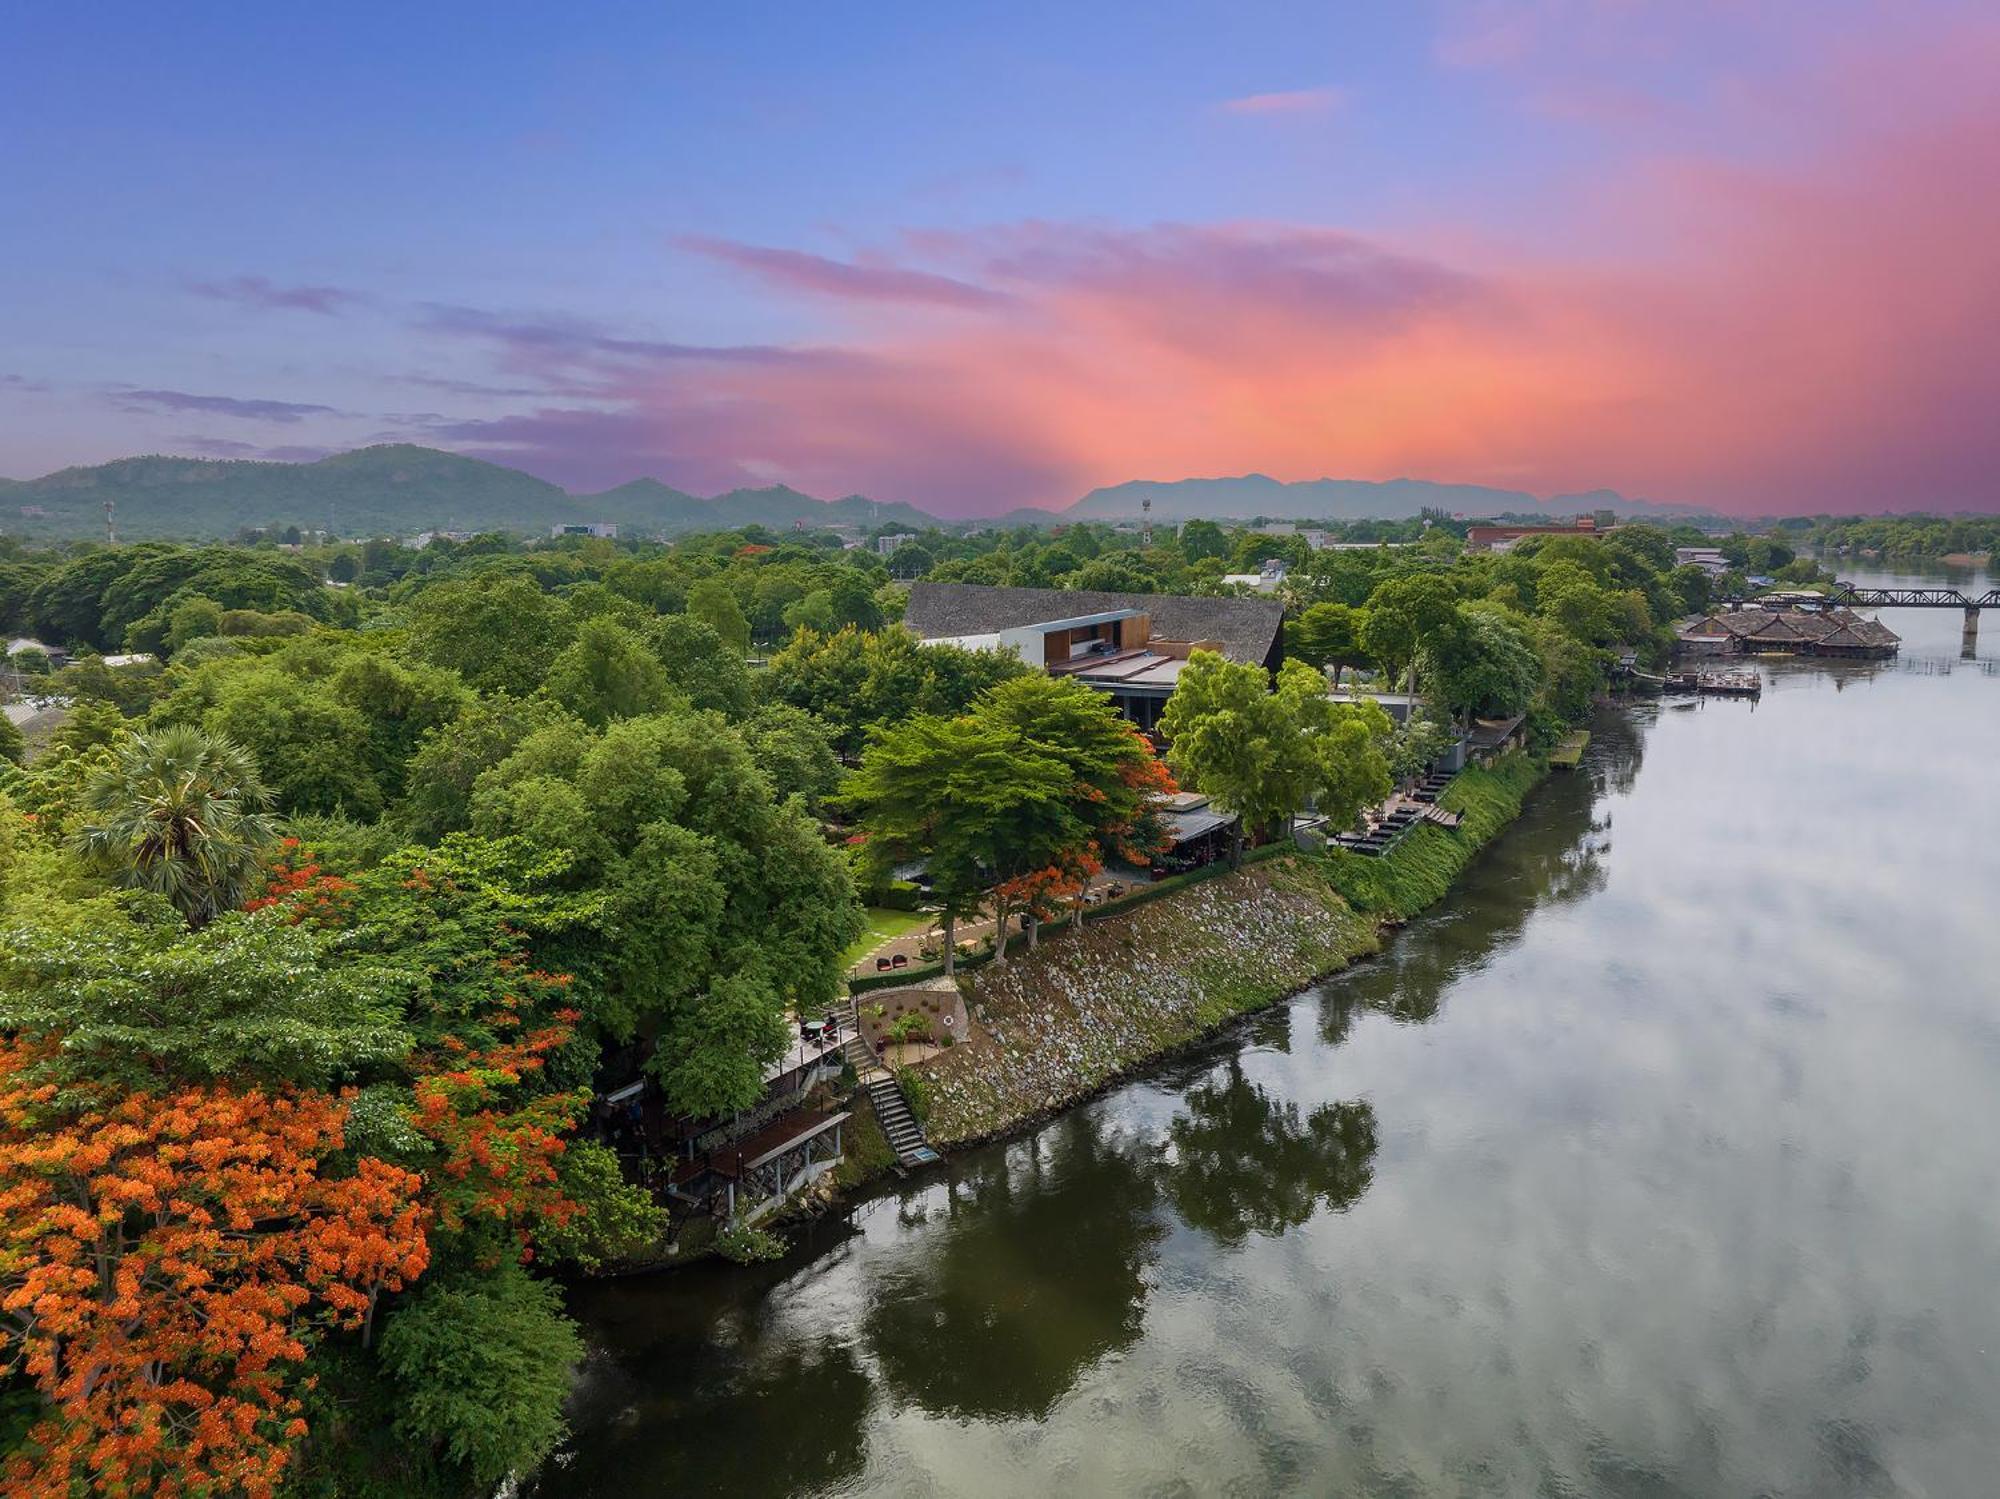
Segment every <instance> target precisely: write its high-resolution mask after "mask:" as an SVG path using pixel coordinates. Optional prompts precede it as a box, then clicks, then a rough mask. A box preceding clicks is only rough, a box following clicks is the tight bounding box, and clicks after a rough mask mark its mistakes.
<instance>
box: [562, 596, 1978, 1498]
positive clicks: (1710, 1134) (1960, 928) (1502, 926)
mask: <svg viewBox="0 0 2000 1499" xmlns="http://www.w3.org/2000/svg"><path fill="white" fill-rule="evenodd" d="M1895 623H1896V626H1897V628H1898V629H1899V630H1901V631H1903V633H1904V634H1905V638H1906V642H1907V644H1906V647H1905V649H1906V653H1907V654H1908V656H1909V657H1910V659H1911V660H1912V661H1914V660H1916V659H1918V658H1919V657H1932V656H1943V655H1947V654H1949V653H1950V652H1951V651H1952V650H1953V649H1955V647H1956V643H1957V641H1956V631H1957V621H1956V619H1955V617H1944V616H1930V615H1923V614H1922V612H1921V611H1912V612H1911V615H1910V616H1909V618H1908V621H1907V626H1908V627H1907V628H1905V624H1906V621H1905V620H1904V619H1903V618H1898V619H1897V620H1896V621H1895ZM1992 633H1995V632H1989V634H1992ZM1933 637H1934V638H1933ZM1987 649H1988V650H1989V651H1992V650H1993V649H1994V646H1993V644H1992V643H1991V641H1989V643H1988V645H1987ZM1764 669H1767V670H1768V671H1769V672H1770V674H1771V677H1772V679H1773V690H1767V692H1766V694H1765V697H1764V700H1763V702H1762V704H1761V705H1760V707H1759V708H1758V710H1757V712H1756V713H1755V714H1754V715H1753V714H1751V713H1750V712H1748V711H1747V705H1743V704H1733V703H1723V702H1717V703H1711V704H1707V705H1700V704H1693V705H1689V706H1688V707H1687V708H1676V707H1673V706H1670V705H1644V706H1641V707H1638V708H1635V709H1632V710H1630V711H1628V712H1626V713H1624V714H1622V715H1611V716H1608V717H1607V718H1605V719H1603V720H1602V721H1600V722H1599V723H1597V724H1596V725H1594V726H1593V729H1594V736H1595V737H1594V738H1593V741H1592V745H1591V749H1590V751H1589V754H1588V756H1587V758H1586V762H1585V765H1584V767H1583V768H1582V769H1581V770H1580V771H1578V772H1576V773H1573V774H1570V775H1567V776H1558V777H1556V778H1554V779H1552V780H1551V781H1550V782H1548V783H1547V784H1546V785H1545V786H1544V787H1543V788H1542V789H1541V790H1540V791H1539V792H1538V793H1537V794H1536V796H1535V798H1534V800H1533V801H1532V802H1531V803H1530V805H1529V808H1528V810H1527V813H1526V814H1525V815H1524V817H1523V818H1522V820H1521V822H1520V823H1519V824H1518V825H1517V827H1516V828H1515V829H1514V830H1513V831H1511V832H1510V834H1509V835H1508V837H1507V838H1506V839H1505V840H1503V841H1502V842H1501V843H1500V844H1499V845H1497V846H1496V847H1495V848H1494V849H1492V850H1490V851H1489V852H1488V853H1487V855H1485V856H1484V857H1482V859H1481V860H1480V862H1479V863H1478V864H1476V865H1475V866H1474V867H1473V869H1472V870H1471V871H1470V872H1469V873H1468V876H1467V877H1466V879H1465V880H1464V882H1463V883H1462V885H1461V886H1460V888H1459V889H1458V891H1456V892H1455V893H1454V895H1453V897H1452V898H1451V900H1450V901H1448V902H1447V903H1446V904H1445V905H1444V906H1442V907H1440V908H1439V909H1438V910H1437V911H1436V912H1435V913H1433V914H1431V915H1428V916H1425V917H1423V918H1420V919H1419V920H1417V921H1416V922H1414V923H1412V925H1411V927H1410V928H1409V929H1408V930H1407V931H1405V932H1404V933H1402V934H1401V935H1400V936H1399V937H1398V938H1397V940H1396V941H1395V942H1394V943H1393V944H1392V945H1391V947H1390V948H1389V950H1388V951H1387V952H1385V953H1384V954H1383V955H1382V957H1381V958H1379V959H1378V960H1376V961H1374V962H1372V963H1370V964H1367V965H1364V966H1363V967H1361V968H1359V969H1356V970H1355V971H1353V972H1351V973H1349V974H1347V975H1345V976H1343V977H1342V978H1340V979H1339V980H1337V981H1335V982H1333V983H1331V984H1328V985H1326V986H1324V987H1323V988H1322V989H1320V990H1319V991H1317V992H1316V993H1313V994H1310V995H1307V996H1304V997H1302V998H1301V999H1300V1000H1299V1001H1298V1002H1296V1003H1295V1004H1293V1005H1290V1006H1285V1007H1280V1008H1278V1009H1274V1010H1272V1011H1270V1012H1267V1013H1265V1014H1263V1015H1260V1016H1258V1017H1255V1018H1254V1019H1252V1020H1251V1021H1248V1022H1246V1023H1245V1024H1244V1025H1242V1026H1240V1027H1238V1028H1236V1029H1235V1030H1233V1031H1232V1032H1231V1033H1230V1034H1229V1035H1228V1036H1226V1037H1224V1038H1222V1039H1221V1040H1219V1041H1217V1042H1216V1043H1213V1044H1211V1045H1210V1046H1208V1047H1206V1048H1204V1049H1202V1050H1201V1051H1199V1052H1197V1053H1195V1054H1192V1055H1190V1056H1187V1057H1183V1058H1181V1059H1179V1060H1178V1061H1175V1062H1174V1063H1172V1064H1170V1065H1167V1066H1165V1067H1162V1068H1160V1069H1158V1070H1157V1071H1155V1072H1153V1073H1152V1074H1150V1075H1148V1076H1146V1077H1144V1078H1141V1079H1137V1080H1135V1081H1133V1082H1132V1083H1131V1084H1129V1085H1127V1086H1124V1087H1121V1088H1119V1089H1117V1090H1114V1091H1113V1092H1112V1093H1110V1094H1108V1095H1107V1096H1105V1097H1104V1098H1102V1099H1100V1100H1098V1101H1097V1102H1095V1103H1093V1104H1091V1105H1089V1106H1087V1107H1085V1108H1083V1109H1081V1110H1079V1111H1077V1112H1076V1113H1074V1114H1071V1115H1069V1116H1066V1117H1065V1118H1063V1119H1061V1120H1058V1121H1055V1122H1053V1123H1051V1124H1049V1125H1047V1126H1045V1127H1043V1128H1041V1129H1039V1130H1037V1131H1036V1132H1034V1133H1033V1134H1032V1135H1029V1136H1027V1137H1024V1138H1022V1139H1020V1140H1017V1141H1014V1142H1012V1143H1009V1144H1006V1145H1004V1146H996V1147H992V1148H990V1149H987V1150H983V1151H977V1152H973V1153H971V1154H969V1155H967V1156H966V1157H963V1158H961V1159H958V1160H956V1161H954V1162H952V1163H951V1164H950V1165H949V1166H948V1167H947V1168H945V1169H943V1170H941V1171H937V1172H933V1173H929V1174H924V1175H920V1176H918V1177H915V1178H913V1179H911V1180H909V1181H906V1182H898V1183H895V1184H892V1185H891V1186H889V1187H887V1188H886V1189H884V1190H883V1191H882V1192H881V1193H880V1194H879V1195H877V1196H875V1197H874V1198H873V1199H872V1200H867V1201H863V1202H861V1203H859V1204H858V1205H857V1206H856V1207H855V1208H854V1210H853V1211H852V1212H851V1213H850V1214H849V1215H848V1216H847V1218H846V1220H845V1221H844V1222H840V1223H825V1224H821V1225H818V1226H816V1227H815V1228H814V1229H813V1230H812V1231H811V1232H810V1233H808V1234H807V1235H805V1236H803V1237H802V1239H801V1243H800V1247H799V1249H798V1250H797V1252H796V1253H795V1254H794V1255H793V1256H792V1257H791V1258H789V1259H788V1260H786V1261H785V1262H783V1263H781V1264H779V1265H777V1266H775V1267H760V1268H758V1269H755V1270H751V1271H729V1272H717V1273H713V1274H711V1273H706V1272H684V1273H682V1274H679V1275H674V1276H667V1277H660V1278H656V1279H654V1280H651V1281H643V1282H634V1283H632V1284H630V1285H625V1286H609V1287H607V1286H592V1287H586V1288H582V1289H580V1290H579V1292H578V1293H577V1295H576V1297H575V1306H576V1308H577V1311H578V1313H579V1315H580V1316H581V1317H582V1318H583V1319H584V1321H585V1323H586V1326H587V1327H588V1329H589V1331H590V1334H591V1338H592V1341H593V1344H594V1346H595V1348H596V1350H597V1352H596V1353H595V1355H594V1356H593V1359H592V1362H591V1364H590V1366H589V1370H588V1373H587V1376H586V1379H585V1381H584V1384H583V1387H582V1389H581V1390H580V1392H579V1395H578V1399H577V1401H576V1403H575V1409H574V1422H575V1426H576V1435H575V1437H574V1439H573V1441H572V1443H571V1451H570V1453H569V1454H568V1466H566V1467H562V1468H558V1469H555V1470H552V1471H551V1472H550V1473H548V1474H546V1475H544V1476H543V1477H542V1478H541V1479H540V1480H539V1485H538V1487H536V1488H535V1489H534V1491H533V1492H534V1493H535V1494H537V1495H539V1496H541V1499H551V1496H556V1495H561V1496H564V1499H568V1496H572V1495H574V1496H578V1499H596V1496H611V1495H619V1496H623V1495H626V1494H646V1493H654V1492H660V1493H664V1492H690V1493H729V1494H732V1495H743V1496H762V1495H798V1494H830V1493H840V1494H863V1493H865V1494H877V1493H892V1494H912V1495H914V1494H934V1493H951V1494H957V1493H969V1494H982V1495H983V1494H1006V1495H1014V1494H1025V1495H1034V1494H1046V1493H1059V1494H1070V1493H1076V1494H1093V1495H1095V1494H1107V1495H1111V1494H1127V1493H1149V1494H1154V1493H1157V1494H1175V1493H1181V1494H1207V1493H1222V1492H1232V1491H1233V1492H1242V1493H1246V1494H1267V1493H1315V1494H1349V1493H1353V1494H1371V1495H1372V1494H1407V1495H1413V1496H1417V1495H1421V1496H1431V1495H1438V1496H1443V1495H1452V1496H1458V1495H1471V1494H1496V1495H1517V1494H1519V1495H1576V1496H1591V1499H1595V1496H1599V1495H1613V1496H1678V1495H1689V1496H1696V1495H1699V1496H1706V1495H1715V1494H1741V1495H1752V1494H1768V1495H1772V1496H1779V1495H1783V1496H1795V1499H1816V1496H1819V1495H1832V1496H1859V1495H1873V1494H1897V1495H1910V1496H1917V1495H1945V1494H1951V1495H1959V1494H1979V1493H1986V1492H1991V1491H1992V1488H1993V1485H1992V1483H1991V1481H1990V1480H1991V1474H1992V1472H1993V1470H1994V1468H1995V1467H1996V1466H2000V1381H1996V1380H1995V1379H1994V1377H1993V1350H1994V1349H1996V1348H2000V1303H1995V1302H1994V1300H1993V1298H1992V1296H1991V1294H1990V1292H1991V1287H1992V1286H1993V1285H1994V1284H1996V1283H2000V1154H1996V1152H1995V1151H1994V1149H1993V1147H1992V1145H1991V1143H1990V1142H1991V1141H1992V1140H1993V1139H1994V1138H1995V1137H1996V1135H2000V1011H1996V1006H1995V1003H1994V999H1993V996H1992V994H1991V993H1990V992H1988V990H1989V989H1990V986H1987V987H1986V988H1984V989H1983V988H1982V986H1981V985H1980V984H1979V983H1978V982H1977V976H1978V975H1981V974H1985V973H1989V972H1992V971H1994V970H1996V969H2000V923H1994V922H1993V921H1991V919H1990V916H1989V915H1988V913H1987V910H1986V907H1987V905H1988V904H1989V902H1988V901H1987V894H1988V892H1990V891H1991V890H1993V889H1996V888H2000V845H1996V843H1995V841H1994V839H1993V837H1992V825H1991V817H1990V815H1989V814H1988V813H1987V812H1986V807H1987V805H1988V803H1989V802H1990V796H1991V791H1990V783H1991V751H1990V747H1991V746H1992V745H1993V744H1994V743H2000V693H1996V692H1995V690H1994V688H1995V684H1994V683H1993V682H1992V681H1991V680H1990V679H1988V677H1987V676H1986V675H1985V674H1984V672H1983V670H1982V669H1966V668H1965V667H1964V666H1962V665H1959V666H1953V667H1952V668H1951V669H1950V670H1949V671H1941V672H1938V673H1936V674H1930V675H1926V674H1924V673H1923V671H1921V670H1920V669H1917V668H1914V667H1910V666H1905V665H1902V664H1900V663H1882V664H1881V665H1880V666H1876V667H1868V666H1864V667H1863V669H1861V670H1855V669H1854V668H1853V667H1852V666H1849V665H1846V664H1838V665H1837V666H1835V667H1829V666H1827V665H1822V664H1815V665H1811V666H1808V665H1805V664H1803V663H1800V664H1798V665H1796V666H1780V665H1777V664H1770V663H1767V664H1765V666H1764ZM1642 767H1643V770H1642ZM1614 840H1615V847H1614Z"/></svg>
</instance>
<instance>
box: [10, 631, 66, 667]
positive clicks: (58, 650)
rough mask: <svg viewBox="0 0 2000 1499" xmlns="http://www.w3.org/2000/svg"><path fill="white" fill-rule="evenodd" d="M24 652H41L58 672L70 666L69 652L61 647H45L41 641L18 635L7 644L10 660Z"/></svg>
mask: <svg viewBox="0 0 2000 1499" xmlns="http://www.w3.org/2000/svg"><path fill="white" fill-rule="evenodd" d="M23 651H40V652H41V653H42V654H43V655H44V656H46V657H47V658H48V663H49V665H50V666H51V667H52V668H54V669H55V670H56V671H61V670H62V669H63V668H64V667H65V666H67V665H69V652H68V651H66V650H64V649H63V648H62V647H61V646H59V645H44V644H43V643H42V642H41V641H39V640H35V639H33V638H31V637H29V636H26V635H17V636H16V637H15V638H14V639H12V640H10V641H8V642H7V655H8V657H9V659H12V658H13V657H15V656H18V655H20V654H21V653H22V652H23Z"/></svg>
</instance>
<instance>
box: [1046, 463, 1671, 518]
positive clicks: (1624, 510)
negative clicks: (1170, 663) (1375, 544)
mask: <svg viewBox="0 0 2000 1499" xmlns="http://www.w3.org/2000/svg"><path fill="white" fill-rule="evenodd" d="M1149 497H1150V498H1151V499H1152V502H1153V511H1152V514H1153V519H1154V520H1157V521H1183V520H1195V519H1204V520H1250V519H1253V518H1254V517H1256V516H1260V515H1264V516H1270V517H1272V518H1274V519H1277V518H1282V519H1286V520H1401V519H1406V518H1408V517H1410V516H1414V515H1417V514H1418V513H1420V512H1421V511H1423V510H1424V509H1426V508H1435V509H1439V510H1444V511H1447V512H1449V513H1451V514H1453V515H1472V516H1483V515H1502V514H1510V513H1511V514H1516V515H1536V514H1540V513H1543V512H1546V513H1548V514H1551V515H1570V514H1576V513H1579V512H1582V511H1588V510H1614V511H1616V512H1617V513H1618V514H1619V515H1621V516H1623V515H1637V514H1659V513H1663V512H1669V511H1676V512H1677V511H1680V510H1681V509H1682V508H1683V507H1679V506H1673V505H1653V504H1647V503H1644V502H1640V501H1634V500H1628V499H1626V498H1625V497H1624V496H1623V495H1621V494H1618V493H1617V492H1616V491H1614V490H1609V489H1603V490H1596V491H1593V492H1592V493H1590V494H1581V495H1558V496H1556V497H1555V498H1554V499H1551V500H1548V501H1543V500H1540V499H1537V498H1536V497H1535V496H1534V495H1531V494H1529V493H1527V491H1525V490H1519V489H1491V488H1488V487H1487V486H1485V485H1483V484H1439V483H1436V482H1434V481H1432V480H1429V479H1385V480H1383V481H1381V482H1379V483H1377V482H1373V481H1370V480H1366V479H1303V480H1299V481H1298V482H1296V483H1290V484H1288V483H1285V482H1283V481H1281V480H1278V479H1273V478H1271V477H1269V476H1268V475H1265V474H1245V475H1243V476H1242V477H1241V478H1238V479H1179V480H1175V481H1172V482H1161V481H1157V480H1150V479H1138V480H1134V481H1132V482H1131V483H1128V484H1114V485H1112V486H1111V487H1110V488H1108V489H1093V490H1092V491H1091V492H1090V493H1089V494H1087V495H1085V496H1084V497H1083V498H1082V499H1080V500H1078V501H1077V502H1076V503H1075V504H1074V505H1072V506H1071V507H1070V508H1069V509H1068V510H1066V511H1064V512H1063V513H1062V515H1061V517H1060V518H1061V519H1063V520H1124V519H1127V518H1130V517H1134V516H1137V515H1139V514H1140V513H1141V509H1142V502H1143V501H1144V500H1145V499H1147V498H1149ZM1688 513H1690V514H1691V513H1693V512H1691V511H1690V512H1688Z"/></svg>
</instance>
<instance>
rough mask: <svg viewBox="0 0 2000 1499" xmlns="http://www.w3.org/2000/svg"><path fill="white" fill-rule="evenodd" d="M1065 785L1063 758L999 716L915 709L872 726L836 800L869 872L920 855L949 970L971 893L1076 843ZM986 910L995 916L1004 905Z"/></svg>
mask: <svg viewBox="0 0 2000 1499" xmlns="http://www.w3.org/2000/svg"><path fill="white" fill-rule="evenodd" d="M1073 791H1074V783H1073V782H1072V780H1071V778H1070V772H1069V770H1068V768H1067V767H1066V766H1065V765H1064V764H1063V763H1062V761H1060V760H1059V759H1057V758H1055V757H1054V756H1053V755H1050V754H1047V753H1044V752H1042V751H1041V749H1040V748H1039V747H1037V746H1033V745H1029V744H1026V743H1024V742H1023V741H1022V739H1021V737H1020V735H1019V734H1018V733H1017V732H1014V731H1012V730H1010V729H1009V728H1008V727H1007V726H1005V725H1004V724H1001V723H998V722H995V721H992V720H987V719H981V718H978V717H975V716H972V715H966V716H964V717H960V718H940V717H937V716H935V715H931V714H924V715H921V716H919V717H916V718H912V719H910V720H908V721H907V722H904V723H901V724H896V725H893V726H891V727H888V728H881V729H877V730H875V731H874V732H873V734H872V735H871V737H870V740H869V745H868V749H867V752H866V753H865V754H863V755H862V757H861V766H860V768H859V769H858V770H856V771H855V772H854V774H853V775H852V776H851V777H850V778H849V780H848V784H847V787H846V790H845V791H844V792H843V794H842V796H841V798H840V800H841V802H842V803H843V804H844V805H845V806H847V807H848V808H849V809H850V810H851V811H852V812H853V813H854V815H855V818H856V820H857V821H858V822H859V823H860V824H861V827H862V829H863V830H864V832H865V834H866V836H867V840H868V841H867V843H866V845H865V850H864V857H865V859H866V860H867V862H868V863H869V864H870V865H871V866H872V868H873V870H874V871H875V873H876V874H877V876H878V877H880V876H881V875H883V874H885V873H886V871H887V870H888V869H890V868H893V867H894V866H896V865H898V864H901V863H904V862H907V861H910V860H914V859H922V860H924V861H925V862H926V863H927V865H928V867H929V871H930V878H931V892H932V895H933V897H934V898H935V899H936V900H937V902H938V903H939V906H940V908H941V911H942V914H943V919H944V948H945V955H946V956H945V967H946V972H950V971H951V965H952V951H953V934H954V928H955V924H956V922H957V921H958V920H959V919H961V918H962V917H965V916H968V915H970V914H972V913H973V912H975V911H976V910H977V909H978V908H979V903H980V892H981V891H982V890H984V889H986V888H987V887H989V886H993V885H996V884H1000V883H1003V882H1005V881H1008V880H1011V879H1015V878H1018V877H1019V876H1022V875H1025V874H1027V873H1029V872H1030V871H1033V870H1037V869H1041V868H1044V867H1046V866H1047V865H1049V864H1051V863H1053V862H1054V861H1055V860H1056V858H1057V857H1058V856H1059V855H1060V854H1061V853H1062V851H1063V850H1065V849H1067V848H1071V847H1074V846H1075V845H1076V844H1077V842H1078V841H1079V839H1080V836H1081V834H1082V831H1083V830H1082V828H1081V827H1080V825H1079V824H1078V823H1077V821H1076V819H1075V816H1074V813H1073V811H1072V807H1071V798H1072V794H1073ZM995 914H996V916H997V917H998V918H999V919H1000V920H1001V921H1002V922H1003V923H1004V920H1005V917H1006V912H1005V911H1004V909H1003V910H1000V911H996V913H995ZM1001 955H1002V956H1003V957H1004V949H1003V950H1002V953H1001Z"/></svg>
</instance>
